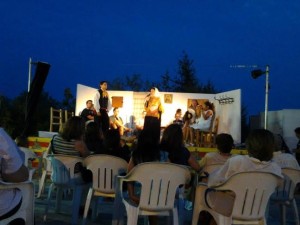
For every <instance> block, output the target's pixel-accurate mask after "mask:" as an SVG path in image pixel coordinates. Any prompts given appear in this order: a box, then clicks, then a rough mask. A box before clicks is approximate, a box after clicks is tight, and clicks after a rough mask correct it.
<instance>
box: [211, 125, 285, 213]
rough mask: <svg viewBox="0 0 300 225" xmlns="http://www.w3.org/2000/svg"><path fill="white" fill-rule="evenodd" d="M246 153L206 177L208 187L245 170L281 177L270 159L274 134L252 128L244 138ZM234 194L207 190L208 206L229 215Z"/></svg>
mask: <svg viewBox="0 0 300 225" xmlns="http://www.w3.org/2000/svg"><path fill="white" fill-rule="evenodd" d="M246 148H247V150H248V155H237V156H235V157H231V158H230V159H228V160H227V162H226V163H225V164H224V165H223V166H222V167H221V168H220V169H217V170H215V171H214V172H213V173H211V174H210V175H209V177H208V183H207V185H208V187H214V186H217V185H220V184H222V183H224V182H226V180H227V179H229V178H230V177H231V176H232V175H234V174H236V173H240V172H247V171H262V172H268V173H272V174H275V175H277V176H280V177H282V174H281V168H280V166H278V165H277V164H276V163H275V162H273V161H272V158H273V151H274V149H275V141H274V135H273V133H271V132H270V131H268V130H265V129H256V130H253V131H252V132H251V133H250V134H249V136H248V137H247V139H246ZM234 199H235V196H234V194H233V193H232V192H218V191H217V192H209V193H208V194H207V200H208V203H209V206H210V207H211V208H212V209H213V210H214V211H216V212H218V213H220V214H222V215H225V216H230V215H231V212H232V209H233V204H234Z"/></svg>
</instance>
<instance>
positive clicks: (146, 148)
mask: <svg viewBox="0 0 300 225" xmlns="http://www.w3.org/2000/svg"><path fill="white" fill-rule="evenodd" d="M132 158H133V161H134V163H135V164H138V163H142V162H150V161H157V160H159V147H158V143H157V142H156V141H155V138H154V137H153V133H152V130H151V129H143V130H142V131H141V133H140V135H139V137H138V140H137V145H136V148H135V149H133V152H132Z"/></svg>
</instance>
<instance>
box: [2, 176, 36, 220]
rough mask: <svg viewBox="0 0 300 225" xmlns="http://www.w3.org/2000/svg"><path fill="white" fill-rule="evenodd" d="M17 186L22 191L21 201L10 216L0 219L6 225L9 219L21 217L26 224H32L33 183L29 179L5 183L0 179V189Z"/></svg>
mask: <svg viewBox="0 0 300 225" xmlns="http://www.w3.org/2000/svg"><path fill="white" fill-rule="evenodd" d="M12 188H17V189H19V190H21V191H22V203H21V206H20V208H19V209H18V211H17V212H16V213H15V214H13V215H12V216H10V217H8V218H6V219H3V220H1V221H0V224H1V225H2V224H3V225H4V224H5V225H6V224H8V223H10V222H11V221H13V220H15V219H17V218H22V219H23V220H24V221H25V222H26V224H34V185H33V183H32V182H31V181H26V182H21V183H7V182H3V181H1V180H0V191H1V190H5V189H12Z"/></svg>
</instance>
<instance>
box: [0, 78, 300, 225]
mask: <svg viewBox="0 0 300 225" xmlns="http://www.w3.org/2000/svg"><path fill="white" fill-rule="evenodd" d="M110 108H111V103H110V98H109V94H108V91H107V82H106V81H103V82H101V83H100V86H99V90H98V91H97V94H96V95H95V98H94V102H93V101H92V100H88V101H87V102H86V109H85V110H83V111H82V113H81V115H80V116H73V117H71V118H70V119H69V120H68V121H67V122H66V123H65V124H64V126H63V129H62V130H61V131H60V132H59V133H58V134H57V135H54V136H53V138H52V140H51V153H53V154H64V155H73V156H79V157H83V158H85V157H87V156H89V155H91V154H109V155H114V156H117V157H120V158H123V159H124V160H126V161H127V162H128V172H129V171H131V170H132V169H133V168H134V167H135V166H136V165H138V164H140V163H143V162H152V161H161V162H171V163H176V164H180V165H185V166H188V167H189V168H191V169H192V170H193V171H194V173H198V174H206V175H208V173H209V176H206V180H205V181H206V182H207V184H208V187H213V186H215V185H219V184H221V183H223V182H225V181H226V180H227V179H228V178H229V177H230V176H231V175H233V174H235V173H238V172H242V171H266V172H270V173H273V174H276V175H279V176H282V175H281V168H285V167H291V168H296V169H300V168H299V164H298V162H297V160H296V158H295V157H294V155H293V154H290V153H286V152H284V151H283V149H282V146H283V144H282V139H281V138H280V137H279V136H278V135H274V134H273V133H271V132H270V131H268V130H265V129H257V130H253V131H252V132H251V133H250V134H249V136H248V138H247V140H246V149H247V150H248V155H234V154H231V150H232V149H233V147H234V140H233V138H232V136H231V135H230V134H225V133H221V134H218V135H217V137H216V145H217V151H216V152H212V153H207V154H206V155H205V157H203V158H202V159H201V160H200V161H198V160H196V158H195V157H194V156H193V155H192V154H191V153H190V151H189V150H188V148H187V146H186V142H189V141H190V143H189V144H192V141H193V137H194V134H193V132H194V130H197V129H201V130H202V129H203V130H207V129H208V128H209V126H210V123H211V120H212V119H213V117H214V115H215V110H214V105H213V104H212V103H210V102H209V101H207V102H204V104H203V105H199V104H198V103H197V101H196V100H194V101H192V104H191V105H190V106H189V107H188V109H187V112H186V113H185V114H184V116H182V111H181V109H178V110H177V111H176V113H175V119H174V121H173V122H171V124H170V125H168V126H167V127H166V128H165V129H164V131H163V133H162V135H161V124H160V123H161V115H162V113H163V112H164V108H163V105H162V103H161V101H160V97H159V91H158V89H157V88H151V90H150V93H149V95H148V96H147V97H146V99H145V104H144V110H143V113H142V114H143V115H144V123H143V124H140V126H139V131H138V135H137V138H136V139H135V141H134V142H133V143H131V144H130V145H129V144H128V143H126V140H124V138H122V137H123V136H124V134H125V133H126V132H131V131H132V130H131V129H130V128H128V127H126V126H125V125H124V123H123V120H122V118H120V116H119V114H118V113H119V109H118V108H117V107H115V108H114V109H113V112H114V114H113V115H112V116H111V117H109V116H108V111H109V110H110ZM299 129H300V128H297V129H296V130H295V133H296V135H297V137H298V138H299V139H300V135H299ZM299 142H300V141H299ZM299 149H300V147H299V143H298V145H297V150H295V152H296V154H299V152H300V150H299ZM0 154H1V155H0V159H1V160H0V162H1V164H0V165H1V179H2V180H4V181H9V182H22V181H25V180H26V179H27V178H28V170H27V168H26V167H24V165H23V161H22V154H21V153H20V151H19V149H18V147H17V146H16V144H15V143H14V142H13V141H12V140H11V138H10V137H9V136H8V135H7V134H6V132H5V131H4V130H3V129H2V128H1V129H0ZM212 164H218V165H219V168H217V169H215V170H214V171H209V172H208V170H207V168H208V166H209V165H212ZM77 172H78V173H87V174H85V175H83V176H82V177H83V182H90V181H91V175H90V174H88V172H89V171H87V170H84V169H82V170H80V169H79V170H78V171H77ZM128 194H129V197H130V200H131V201H132V203H133V204H138V203H139V195H138V193H137V192H136V190H135V186H134V185H133V184H132V183H130V184H128ZM210 195H211V196H209V201H210V206H211V207H213V209H214V210H216V211H217V212H220V213H223V214H228V213H230V208H229V207H227V206H228V205H230V204H229V202H230V201H234V198H233V197H232V196H230V195H229V196H225V197H224V196H221V197H219V196H214V195H218V193H214V192H212V193H211V194H210ZM220 198H222V199H224V201H226V202H225V203H224V204H225V205H226V207H224V204H220ZM216 199H217V200H218V201H217V204H216V203H214V201H215V200H216ZM21 201H22V198H21V194H20V192H19V191H16V190H10V191H3V190H0V220H1V219H2V218H6V217H7V216H10V215H11V214H13V213H14V212H16V210H18V207H19V206H20V202H21ZM8 203H9V204H8ZM228 211H229V212H228ZM149 221H150V224H151V225H155V224H157V218H156V217H155V216H151V217H149Z"/></svg>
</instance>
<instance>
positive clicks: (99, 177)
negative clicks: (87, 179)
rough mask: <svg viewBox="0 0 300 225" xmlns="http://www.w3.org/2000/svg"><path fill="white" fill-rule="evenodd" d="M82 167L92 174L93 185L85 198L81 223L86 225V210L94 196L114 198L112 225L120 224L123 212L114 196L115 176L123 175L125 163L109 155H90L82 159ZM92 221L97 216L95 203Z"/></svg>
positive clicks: (118, 198)
mask: <svg viewBox="0 0 300 225" xmlns="http://www.w3.org/2000/svg"><path fill="white" fill-rule="evenodd" d="M84 165H85V166H86V168H87V169H88V170H90V171H92V173H93V184H92V187H91V188H90V189H89V193H88V195H87V198H86V203H85V208H84V214H83V221H82V224H83V225H84V224H86V222H87V221H86V218H87V214H88V210H89V207H90V204H91V201H92V198H93V197H94V196H97V197H110V198H114V206H113V217H112V224H121V222H120V221H122V218H121V217H122V216H123V210H122V208H121V204H122V201H121V199H120V197H119V196H116V188H117V176H118V175H122V174H125V173H126V171H127V167H128V164H127V162H126V161H125V160H124V159H122V158H119V157H116V156H111V155H104V154H103V155H102V154H101V155H91V156H88V157H87V158H85V159H84ZM94 203H95V204H94V206H93V210H92V219H94V218H96V216H97V201H95V202H94Z"/></svg>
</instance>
